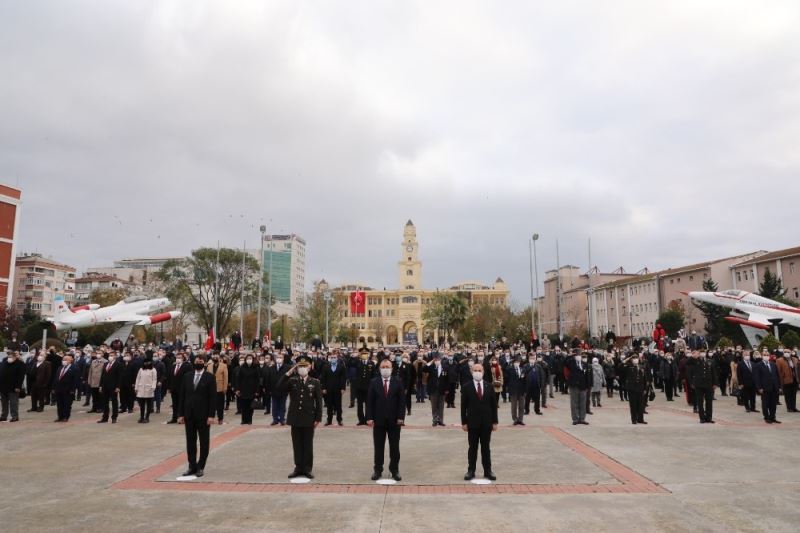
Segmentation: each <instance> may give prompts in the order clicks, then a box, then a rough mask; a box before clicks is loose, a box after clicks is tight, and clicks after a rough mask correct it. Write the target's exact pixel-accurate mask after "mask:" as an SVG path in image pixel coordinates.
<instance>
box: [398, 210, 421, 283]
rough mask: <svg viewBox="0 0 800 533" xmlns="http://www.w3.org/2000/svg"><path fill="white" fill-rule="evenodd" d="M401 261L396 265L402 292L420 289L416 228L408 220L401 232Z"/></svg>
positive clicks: (419, 264)
mask: <svg viewBox="0 0 800 533" xmlns="http://www.w3.org/2000/svg"><path fill="white" fill-rule="evenodd" d="M400 257H401V258H402V259H401V261H399V262H398V263H397V266H398V269H399V272H400V287H399V289H400V290H401V291H404V290H420V289H422V263H420V261H419V243H418V242H417V228H415V227H414V223H413V222H411V221H410V220H409V221H408V222H406V227H405V229H404V230H403V243H402V255H401V256H400Z"/></svg>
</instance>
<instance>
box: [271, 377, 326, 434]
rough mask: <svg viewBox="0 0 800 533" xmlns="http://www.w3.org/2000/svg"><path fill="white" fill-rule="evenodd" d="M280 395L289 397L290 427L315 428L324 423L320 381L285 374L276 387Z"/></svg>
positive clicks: (288, 417)
mask: <svg viewBox="0 0 800 533" xmlns="http://www.w3.org/2000/svg"><path fill="white" fill-rule="evenodd" d="M276 389H277V390H278V393H279V394H288V395H289V412H288V414H287V416H286V423H287V424H289V425H290V426H297V427H313V426H314V422H320V421H322V387H321V386H320V383H319V380H317V379H314V378H312V377H306V379H305V380H303V378H301V377H300V376H298V375H292V376H289V377H287V376H286V374H283V375H282V376H281V377H280V379H278V383H277V385H276Z"/></svg>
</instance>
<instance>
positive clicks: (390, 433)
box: [366, 359, 406, 481]
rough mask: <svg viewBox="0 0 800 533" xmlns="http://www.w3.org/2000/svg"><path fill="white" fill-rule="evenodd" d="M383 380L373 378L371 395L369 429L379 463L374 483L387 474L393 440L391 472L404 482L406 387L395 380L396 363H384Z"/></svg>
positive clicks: (396, 479)
mask: <svg viewBox="0 0 800 533" xmlns="http://www.w3.org/2000/svg"><path fill="white" fill-rule="evenodd" d="M379 371H380V377H376V378H373V380H372V382H371V383H370V384H369V390H368V391H367V414H366V416H367V425H368V426H370V427H371V428H372V441H373V444H374V446H375V461H374V469H373V473H372V480H373V481H377V480H378V479H380V477H381V474H383V451H384V447H385V446H386V439H387V437H388V439H389V472H391V474H392V479H394V480H395V481H400V480H401V479H402V478H401V477H400V428H401V427H402V426H403V423H404V420H405V414H406V410H405V392H404V390H403V383H402V382H401V381H400V379H398V378H397V377H393V376H392V362H391V361H390V360H389V359H384V360H383V361H381V362H380V365H379Z"/></svg>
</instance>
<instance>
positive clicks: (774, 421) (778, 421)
mask: <svg viewBox="0 0 800 533" xmlns="http://www.w3.org/2000/svg"><path fill="white" fill-rule="evenodd" d="M772 423H773V424H781V423H782V422H781V421H780V420H775V419H774V418H773V419H772Z"/></svg>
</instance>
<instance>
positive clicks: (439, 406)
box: [423, 352, 450, 427]
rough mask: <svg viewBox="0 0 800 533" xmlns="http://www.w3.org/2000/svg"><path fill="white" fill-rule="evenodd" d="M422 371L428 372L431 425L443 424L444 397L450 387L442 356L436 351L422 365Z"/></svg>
mask: <svg viewBox="0 0 800 533" xmlns="http://www.w3.org/2000/svg"><path fill="white" fill-rule="evenodd" d="M423 372H425V373H426V374H428V385H427V387H428V398H429V399H430V401H431V416H432V417H433V424H432V425H433V426H434V427H436V426H444V397H445V394H446V393H447V391H448V389H449V387H450V380H449V377H448V375H447V373H448V370H447V368H446V367H445V366H444V365H443V364H442V357H441V355H439V353H438V352H436V353H434V355H433V359H432V360H431V361H430V362H429V363H428V364H427V365H426V366H425V367H423Z"/></svg>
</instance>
